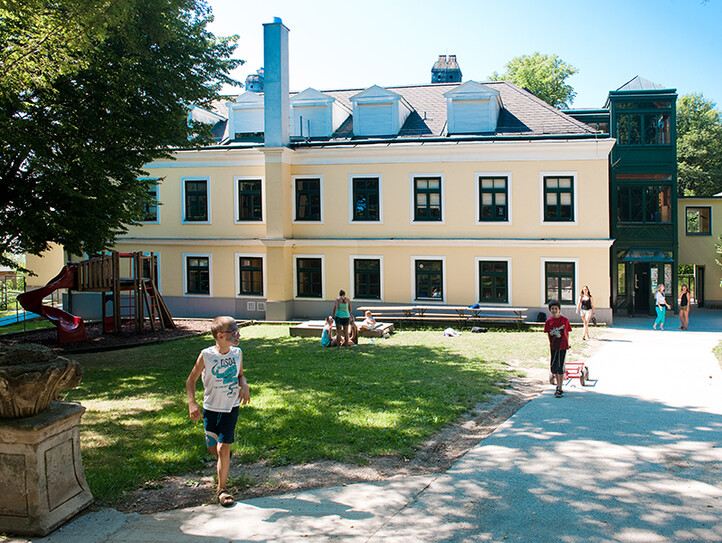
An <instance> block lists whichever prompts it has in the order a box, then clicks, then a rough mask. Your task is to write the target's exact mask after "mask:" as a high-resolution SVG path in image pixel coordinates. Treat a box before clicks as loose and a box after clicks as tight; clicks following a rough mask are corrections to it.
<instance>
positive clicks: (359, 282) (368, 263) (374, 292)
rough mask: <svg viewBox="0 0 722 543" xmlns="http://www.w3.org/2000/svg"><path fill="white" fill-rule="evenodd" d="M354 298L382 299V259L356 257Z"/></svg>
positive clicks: (354, 262) (354, 264)
mask: <svg viewBox="0 0 722 543" xmlns="http://www.w3.org/2000/svg"><path fill="white" fill-rule="evenodd" d="M353 281H354V298H359V299H365V300H380V299H381V260H379V259H378V258H373V259H372V258H356V259H354V261H353Z"/></svg>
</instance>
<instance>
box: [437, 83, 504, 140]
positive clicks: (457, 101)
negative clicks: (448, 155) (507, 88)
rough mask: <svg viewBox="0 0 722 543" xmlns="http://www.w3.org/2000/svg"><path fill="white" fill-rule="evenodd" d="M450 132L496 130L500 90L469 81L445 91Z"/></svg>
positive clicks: (499, 108) (499, 107)
mask: <svg viewBox="0 0 722 543" xmlns="http://www.w3.org/2000/svg"><path fill="white" fill-rule="evenodd" d="M444 96H445V97H446V118H447V122H448V132H449V134H473V133H478V132H495V131H496V123H497V121H498V120H499V112H500V111H501V108H502V105H501V96H500V95H499V91H498V90H496V89H492V88H491V87H487V86H485V85H482V84H481V83H477V82H476V81H467V82H466V83H463V84H462V85H459V86H458V87H456V88H453V89H451V90H450V91H448V92H445V93H444Z"/></svg>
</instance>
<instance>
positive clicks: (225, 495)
mask: <svg viewBox="0 0 722 543" xmlns="http://www.w3.org/2000/svg"><path fill="white" fill-rule="evenodd" d="M217 496H218V503H220V504H221V505H222V506H223V507H230V506H231V505H233V503H234V502H235V500H234V499H233V494H231V493H230V492H228V491H227V490H226V489H225V488H223V489H221V490H219V491H218V494H217Z"/></svg>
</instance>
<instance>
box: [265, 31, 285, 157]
mask: <svg viewBox="0 0 722 543" xmlns="http://www.w3.org/2000/svg"><path fill="white" fill-rule="evenodd" d="M263 68H264V72H265V73H264V78H265V81H264V115H263V118H264V124H265V126H264V145H265V146H266V147H285V146H286V145H288V144H289V143H290V141H291V138H290V131H289V126H288V124H289V121H288V119H289V106H288V91H289V88H288V28H286V27H285V26H284V24H283V21H281V19H280V17H274V18H273V22H272V23H266V24H264V25H263Z"/></svg>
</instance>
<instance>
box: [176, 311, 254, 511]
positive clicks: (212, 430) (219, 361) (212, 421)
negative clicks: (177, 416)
mask: <svg viewBox="0 0 722 543" xmlns="http://www.w3.org/2000/svg"><path fill="white" fill-rule="evenodd" d="M211 334H212V335H213V339H214V340H215V345H213V346H211V347H207V348H205V349H203V350H202V351H201V353H200V354H199V355H198V359H197V360H196V363H195V365H194V366H193V369H192V370H191V373H190V375H189V376H188V379H187V380H186V394H187V395H188V413H189V414H190V417H191V420H193V421H197V420H200V419H201V409H200V406H199V405H198V402H196V382H197V381H198V378H199V377H202V381H203V415H202V416H203V427H204V429H205V434H206V446H207V447H208V452H209V453H210V454H211V455H213V456H215V457H216V458H217V462H216V474H217V476H218V488H217V491H216V497H217V498H218V503H220V504H221V505H222V506H223V507H230V506H231V505H233V502H234V498H233V495H232V494H231V493H230V492H228V491H227V490H226V481H227V480H228V471H229V469H230V467H231V443H233V441H234V433H235V429H236V422H237V421H238V406H239V405H246V404H247V403H248V402H250V401H251V395H250V392H249V389H248V383H246V378H245V377H244V376H243V352H242V351H241V349H240V348H238V347H237V345H238V342H239V338H240V331H239V330H238V325H237V324H236V321H235V320H234V319H233V317H216V318H215V319H213V322H212V323H211Z"/></svg>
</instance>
